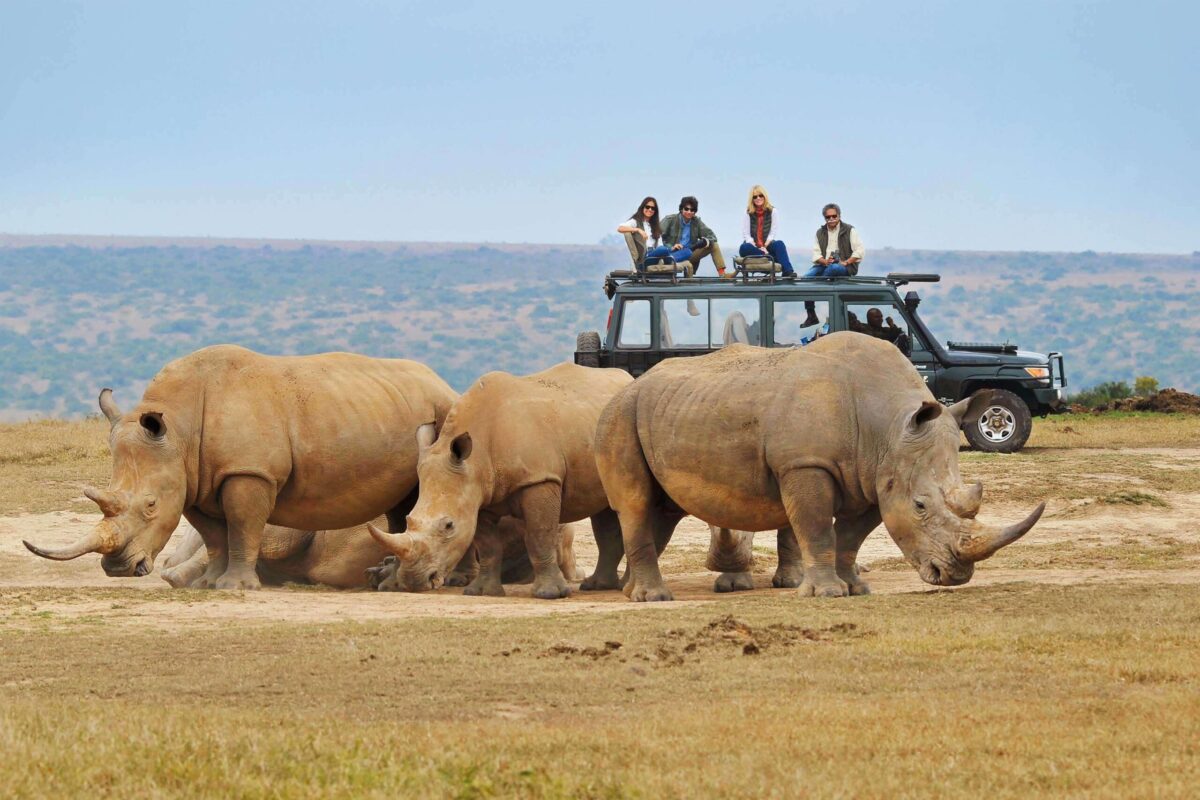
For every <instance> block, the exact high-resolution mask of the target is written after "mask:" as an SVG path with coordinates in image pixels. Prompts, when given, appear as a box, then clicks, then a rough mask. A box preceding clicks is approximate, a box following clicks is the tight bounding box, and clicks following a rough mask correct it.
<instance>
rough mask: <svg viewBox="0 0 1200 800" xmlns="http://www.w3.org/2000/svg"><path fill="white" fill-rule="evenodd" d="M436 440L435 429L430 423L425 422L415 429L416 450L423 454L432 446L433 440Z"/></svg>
mask: <svg viewBox="0 0 1200 800" xmlns="http://www.w3.org/2000/svg"><path fill="white" fill-rule="evenodd" d="M436 438H437V428H436V427H435V426H434V424H433V423H432V422H426V423H425V424H424V425H421V426H420V427H418V428H417V450H418V452H424V451H426V450H428V449H429V446H430V445H431V444H433V440H434V439H436Z"/></svg>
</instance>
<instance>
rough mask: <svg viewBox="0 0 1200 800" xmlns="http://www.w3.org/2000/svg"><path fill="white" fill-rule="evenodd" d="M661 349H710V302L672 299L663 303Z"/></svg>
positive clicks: (695, 299)
mask: <svg viewBox="0 0 1200 800" xmlns="http://www.w3.org/2000/svg"><path fill="white" fill-rule="evenodd" d="M658 340H659V347H666V348H675V347H705V348H707V347H708V300H706V299H705V298H703V297H696V298H693V297H672V298H670V299H667V300H663V301H662V307H661V309H660V314H659V335H658Z"/></svg>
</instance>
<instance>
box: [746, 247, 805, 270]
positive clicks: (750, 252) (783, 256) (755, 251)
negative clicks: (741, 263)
mask: <svg viewBox="0 0 1200 800" xmlns="http://www.w3.org/2000/svg"><path fill="white" fill-rule="evenodd" d="M767 252H768V253H769V254H770V255H771V258H772V259H774V261H775V263H777V264H779V265H781V266H782V267H783V274H784V275H795V274H796V270H794V269H792V261H791V259H790V258H788V253H787V245H785V244H784V243H783V242H781V241H779V240H778V239H776V240H775V241H773V242H771V243H770V244H769V245H767ZM738 255H740V256H741V257H742V258H745V257H746V256H758V255H762V248H760V247H755V246H754V245H752V244H750V243H749V242H742V246H741V247H739V248H738Z"/></svg>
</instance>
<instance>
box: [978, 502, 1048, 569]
mask: <svg viewBox="0 0 1200 800" xmlns="http://www.w3.org/2000/svg"><path fill="white" fill-rule="evenodd" d="M1045 510H1046V504H1045V503H1042V504H1041V505H1040V506H1038V507H1037V508H1035V509H1034V510H1033V513H1032V514H1030V515H1029V516H1028V517H1026V518H1025V519H1024V520H1022V521H1021V522H1018V523H1017V524H1015V525H1009V526H1008V527H1007V528H1002V529H1000V530H995V529H984V530H979V529H981V528H983V526H982V525H979V524H978V523H976V524H975V526H973V527H974V528H975V531H973V532H972V533H970V534H967V535H966V536H964V537H963V538H962V540H961V541H960V542H959V543H958V547H957V550H958V555H959V557H960V558H961V559H962V560H963V561H983V560H984V559H985V558H988V557H990V556H992V555H993V554H995V552H996V551H997V550H999V549H1000V548H1001V547H1004V546H1005V545H1009V544H1012V543H1013V542H1015V541H1016V540H1017V539H1020V538H1021V537H1022V536H1024V535H1025V534H1026V533H1027V532H1028V531H1029V529H1030V528H1032V527H1033V526H1034V524H1035V523H1036V522H1037V521H1038V520H1039V519H1040V518H1041V516H1042V512H1043V511H1045Z"/></svg>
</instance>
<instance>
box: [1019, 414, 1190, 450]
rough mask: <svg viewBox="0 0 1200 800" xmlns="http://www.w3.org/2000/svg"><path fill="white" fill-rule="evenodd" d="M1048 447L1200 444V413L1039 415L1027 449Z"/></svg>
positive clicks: (1116, 447)
mask: <svg viewBox="0 0 1200 800" xmlns="http://www.w3.org/2000/svg"><path fill="white" fill-rule="evenodd" d="M1048 447H1054V448H1057V447H1068V448H1079V447H1095V448H1114V449H1119V448H1123V447H1200V414H1158V413H1153V412H1117V411H1113V412H1108V413H1105V414H1062V415H1055V416H1050V417H1046V418H1045V419H1035V420H1034V421H1033V433H1032V434H1031V435H1030V437H1029V442H1028V444H1026V450H1029V449H1031V448H1048Z"/></svg>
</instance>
